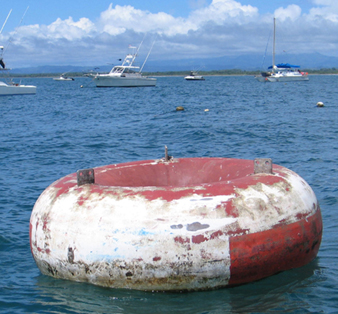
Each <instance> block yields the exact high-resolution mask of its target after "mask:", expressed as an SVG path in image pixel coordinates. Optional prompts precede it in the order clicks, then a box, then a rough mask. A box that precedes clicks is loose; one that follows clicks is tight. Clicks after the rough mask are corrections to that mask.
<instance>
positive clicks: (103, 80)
mask: <svg viewBox="0 0 338 314" xmlns="http://www.w3.org/2000/svg"><path fill="white" fill-rule="evenodd" d="M141 44H142V43H141ZM140 47H141V45H140V46H139V47H138V48H137V50H136V52H134V51H135V49H136V47H133V46H129V48H131V49H133V53H128V54H127V55H126V57H125V59H124V61H123V62H122V64H121V65H117V66H114V67H113V68H112V69H111V71H110V72H109V73H108V74H96V75H95V76H94V78H93V80H94V82H95V84H96V86H97V87H144V86H155V85H156V79H155V78H150V77H147V76H143V75H142V73H141V72H142V69H143V67H144V65H145V62H146V61H147V59H148V56H149V54H150V51H149V53H148V56H147V58H146V60H145V61H144V63H143V65H142V67H141V68H140V67H139V66H136V65H134V63H135V59H136V57H137V53H138V51H139V49H140Z"/></svg>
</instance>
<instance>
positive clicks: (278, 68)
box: [255, 18, 309, 82]
mask: <svg viewBox="0 0 338 314" xmlns="http://www.w3.org/2000/svg"><path fill="white" fill-rule="evenodd" d="M273 26H274V27H273V29H274V32H273V51H272V66H270V67H269V68H268V70H270V71H267V72H262V73H261V75H257V76H255V78H256V80H258V81H259V82H294V81H308V80H309V77H308V73H307V72H301V71H300V69H299V68H300V66H299V65H291V64H289V63H280V64H277V65H276V64H275V54H276V49H275V46H276V18H274V19H273Z"/></svg>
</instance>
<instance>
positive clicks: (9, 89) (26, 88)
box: [0, 81, 36, 96]
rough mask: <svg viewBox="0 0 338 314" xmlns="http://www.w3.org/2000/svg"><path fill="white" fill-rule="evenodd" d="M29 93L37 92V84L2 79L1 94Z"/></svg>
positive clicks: (0, 84)
mask: <svg viewBox="0 0 338 314" xmlns="http://www.w3.org/2000/svg"><path fill="white" fill-rule="evenodd" d="M27 94H36V86H33V85H22V84H16V83H13V82H10V83H8V84H7V83H5V82H1V81H0V96H5V95H27Z"/></svg>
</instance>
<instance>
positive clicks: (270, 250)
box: [229, 207, 323, 285]
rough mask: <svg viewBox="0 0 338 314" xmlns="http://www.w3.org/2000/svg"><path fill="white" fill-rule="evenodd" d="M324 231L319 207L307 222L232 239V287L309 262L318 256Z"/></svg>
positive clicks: (230, 283) (281, 226) (301, 221)
mask: <svg viewBox="0 0 338 314" xmlns="http://www.w3.org/2000/svg"><path fill="white" fill-rule="evenodd" d="M322 229H323V223H322V216H321V212H320V209H319V207H318V210H317V212H316V213H315V214H314V215H313V216H311V217H308V218H307V219H302V220H300V221H298V222H295V223H292V224H289V225H280V226H278V227H277V228H273V229H271V230H267V231H263V232H259V233H254V234H246V235H241V236H235V237H231V238H230V257H231V267H230V274H231V276H230V281H229V285H238V284H243V283H247V282H251V281H254V280H258V279H261V278H264V277H268V276H270V275H273V274H276V273H278V272H280V271H283V270H288V269H292V268H296V267H300V266H303V265H305V264H307V263H309V262H310V261H311V260H313V259H314V258H315V257H316V256H317V253H318V250H319V246H320V242H321V238H322Z"/></svg>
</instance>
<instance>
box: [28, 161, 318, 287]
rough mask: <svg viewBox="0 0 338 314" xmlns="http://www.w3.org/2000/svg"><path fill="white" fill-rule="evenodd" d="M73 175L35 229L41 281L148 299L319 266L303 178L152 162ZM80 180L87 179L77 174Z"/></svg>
mask: <svg viewBox="0 0 338 314" xmlns="http://www.w3.org/2000/svg"><path fill="white" fill-rule="evenodd" d="M93 171H94V173H95V183H93V184H82V185H78V184H77V174H70V175H68V176H66V177H64V178H61V179H60V180H58V181H56V182H54V183H53V184H52V185H51V186H49V187H48V188H47V189H46V190H45V191H44V192H43V193H42V195H41V196H40V197H39V199H38V200H37V202H36V204H35V206H34V209H33V211H32V215H31V219H30V245H31V250H32V254H33V257H34V259H35V261H36V263H37V265H38V267H39V269H40V270H41V272H42V273H43V274H45V275H49V276H53V277H55V278H62V279H69V280H74V281H82V282H90V283H92V284H96V285H100V286H106V287H112V288H128V289H137V290H147V291H153V290H158V291H183V290H186V291H190V290H205V289H215V288H220V287H226V286H233V285H239V284H244V283H247V282H251V281H254V280H258V279H261V278H264V277H267V276H270V275H273V274H275V273H277V272H280V271H283V270H288V269H291V268H295V267H300V266H302V265H305V264H307V263H308V262H310V261H311V260H313V259H314V258H315V257H316V255H317V253H318V249H319V246H320V242H321V236H322V218H321V212H320V208H319V205H318V202H317V199H316V197H315V195H314V193H313V191H312V189H311V188H310V187H309V186H308V184H307V183H306V182H305V181H304V180H303V179H302V178H300V177H299V176H298V175H297V174H295V173H294V172H292V171H291V170H288V169H286V168H284V167H281V166H277V165H273V173H271V174H268V173H256V172H255V170H254V162H253V161H250V160H238V159H227V158H183V159H176V160H171V161H170V162H163V161H162V160H149V161H139V162H131V163H125V164H116V165H109V166H104V167H98V168H95V169H94V170H93ZM80 175H81V173H80Z"/></svg>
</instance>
